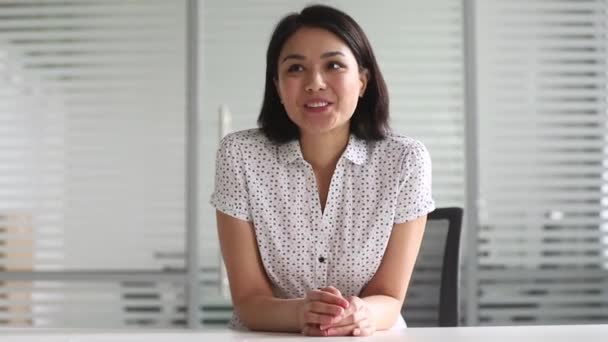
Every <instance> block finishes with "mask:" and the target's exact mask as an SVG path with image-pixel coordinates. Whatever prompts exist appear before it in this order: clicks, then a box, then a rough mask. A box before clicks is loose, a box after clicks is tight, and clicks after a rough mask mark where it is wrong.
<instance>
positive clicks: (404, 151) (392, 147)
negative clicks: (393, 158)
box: [375, 132, 428, 155]
mask: <svg viewBox="0 0 608 342" xmlns="http://www.w3.org/2000/svg"><path fill="white" fill-rule="evenodd" d="M375 149H376V150H377V151H378V152H383V153H389V154H392V155H394V154H400V155H408V154H411V153H415V154H419V153H423V154H427V153H428V152H427V148H426V146H424V144H423V143H422V142H421V141H420V140H417V139H414V138H412V137H409V136H406V135H403V134H399V133H394V132H392V133H389V134H387V136H386V138H384V139H383V140H380V141H377V142H376V143H375Z"/></svg>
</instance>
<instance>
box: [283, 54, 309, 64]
mask: <svg viewBox="0 0 608 342" xmlns="http://www.w3.org/2000/svg"><path fill="white" fill-rule="evenodd" d="M288 59H297V60H305V59H306V57H304V56H302V55H298V54H297V53H292V54H289V55H287V56H285V58H283V60H282V61H281V63H284V62H285V61H286V60H288Z"/></svg>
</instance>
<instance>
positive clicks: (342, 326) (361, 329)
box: [303, 296, 376, 336]
mask: <svg viewBox="0 0 608 342" xmlns="http://www.w3.org/2000/svg"><path fill="white" fill-rule="evenodd" d="M346 299H347V300H348V302H349V304H350V305H349V306H348V308H347V309H346V310H344V313H343V314H342V317H343V318H342V320H340V321H339V322H337V323H334V324H331V325H321V326H319V327H318V328H317V327H314V326H308V327H307V329H306V330H307V331H303V333H304V334H306V335H314V336H348V335H352V336H370V335H372V334H373V333H374V332H375V331H376V324H375V322H374V318H373V317H372V312H371V310H370V308H369V305H368V304H367V303H366V302H365V301H364V300H363V299H361V298H359V297H356V296H352V297H348V298H346Z"/></svg>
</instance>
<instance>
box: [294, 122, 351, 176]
mask: <svg viewBox="0 0 608 342" xmlns="http://www.w3.org/2000/svg"><path fill="white" fill-rule="evenodd" d="M349 136H350V133H349V129H348V126H347V127H346V129H344V130H340V131H338V132H328V133H323V134H315V135H306V134H301V135H300V147H301V149H302V156H303V157H304V160H306V161H307V162H308V163H309V164H310V165H311V166H312V167H313V168H314V169H327V168H329V167H331V168H334V167H335V165H336V163H337V162H338V159H340V156H341V155H342V153H343V152H344V150H345V149H346V145H348V139H349Z"/></svg>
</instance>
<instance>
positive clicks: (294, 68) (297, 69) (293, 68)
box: [287, 64, 304, 72]
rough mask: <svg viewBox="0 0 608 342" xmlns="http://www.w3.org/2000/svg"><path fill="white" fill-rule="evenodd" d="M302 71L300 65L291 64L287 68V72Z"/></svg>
mask: <svg viewBox="0 0 608 342" xmlns="http://www.w3.org/2000/svg"><path fill="white" fill-rule="evenodd" d="M302 70H304V68H303V67H302V66H301V65H300V64H293V65H291V66H289V68H287V72H298V71H302Z"/></svg>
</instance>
